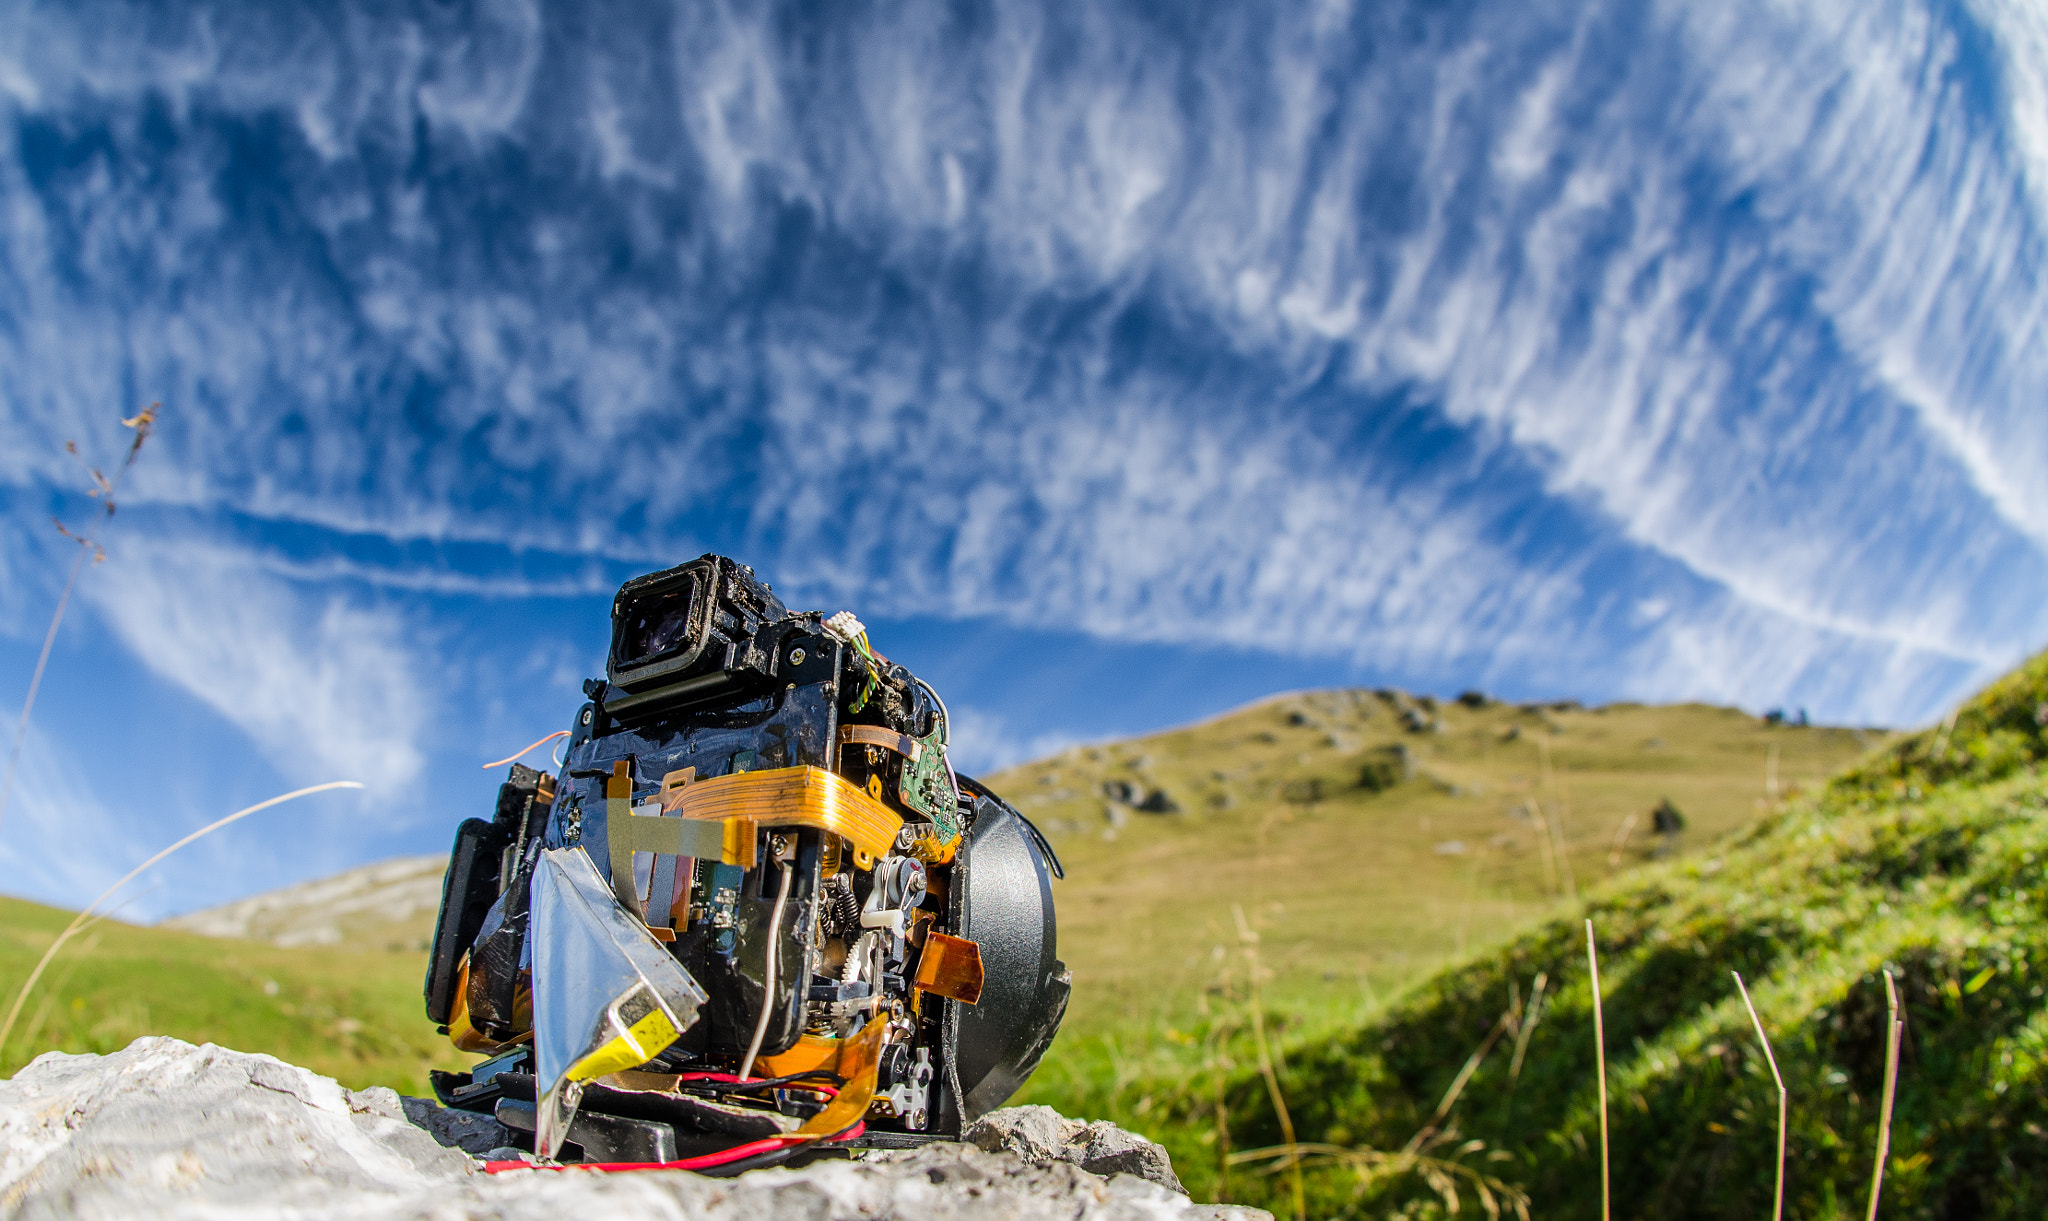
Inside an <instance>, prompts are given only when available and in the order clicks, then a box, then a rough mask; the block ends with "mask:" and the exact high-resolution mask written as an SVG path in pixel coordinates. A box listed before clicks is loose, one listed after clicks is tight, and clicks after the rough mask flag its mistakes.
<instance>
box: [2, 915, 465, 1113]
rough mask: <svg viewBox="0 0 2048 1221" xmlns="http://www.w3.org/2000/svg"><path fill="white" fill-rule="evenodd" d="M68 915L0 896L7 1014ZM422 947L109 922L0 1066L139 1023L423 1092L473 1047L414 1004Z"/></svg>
mask: <svg viewBox="0 0 2048 1221" xmlns="http://www.w3.org/2000/svg"><path fill="white" fill-rule="evenodd" d="M70 919H71V913H69V912H62V911H58V910H56V909H55V908H49V907H44V906H41V905H40V904H35V903H26V902H23V901H21V900H18V899H0V1014H4V1013H5V1006H7V1005H9V1004H11V1003H12V1002H13V999H14V992H15V989H16V988H18V987H19V986H20V982H21V980H23V979H25V978H26V977H27V975H28V973H29V971H30V970H31V969H32V968H33V967H34V966H35V962H36V959H38V958H39V957H41V956H42V953H43V951H44V950H45V949H47V948H48V947H49V944H50V942H51V941H52V940H53V939H55V938H56V936H57V934H58V933H59V932H60V931H61V930H62V929H63V927H64V925H65V924H66V923H68V922H69V921H70ZM423 973H424V955H422V954H420V953H418V952H415V951H412V950H409V949H408V950H406V951H403V952H392V951H390V950H387V949H384V948H382V947H381V946H380V947H376V948H370V949H360V950H352V949H346V948H331V947H323V948H320V949H312V950H308V949H284V948H281V947H279V946H275V945H270V944H266V943H263V942H257V941H230V940H223V939H219V938H214V937H204V936H200V935H198V934H196V933H188V932H179V931H175V930H170V929H160V928H137V927H135V926H134V925H128V924H120V923H117V922H114V921H107V922H104V923H101V924H99V925H96V926H94V927H93V929H92V930H91V931H90V932H88V933H85V934H82V935H80V936H79V937H76V938H74V939H73V940H72V942H71V944H70V945H68V946H66V947H65V948H64V951H63V953H62V954H61V955H60V956H59V957H58V958H57V960H56V962H55V963H54V964H53V965H52V966H51V968H50V969H49V972H48V973H47V974H46V975H45V976H44V977H43V980H42V982H41V983H40V984H38V985H37V988H36V991H35V993H34V994H32V995H31V997H30V1000H29V1003H28V1006H27V1008H26V1009H24V1010H23V1012H22V1017H21V1020H20V1025H19V1027H18V1028H17V1029H16V1030H15V1032H14V1034H13V1036H12V1037H11V1038H10V1039H9V1040H8V1044H7V1046H6V1047H5V1048H0V1076H6V1075H10V1074H12V1073H13V1072H14V1071H15V1070H16V1069H18V1068H20V1067H21V1066H22V1065H23V1064H25V1063H27V1062H28V1061H29V1060H31V1059H33V1058H35V1056H36V1055H38V1054H40V1053H42V1052H45V1051H51V1050H58V1051H70V1052H81V1051H91V1052H110V1051H117V1050H119V1049H120V1048H123V1047H126V1046H127V1045H128V1044H129V1043H130V1042H131V1041H133V1040H134V1039H136V1038H137V1037H139V1036H141V1035H145V1034H167V1035H175V1036H177V1037H178V1038H181V1039H186V1040H188V1041H190V1042H194V1043H204V1042H209V1041H210V1042H214V1043H220V1044H223V1045H226V1046H229V1047H234V1048H237V1049H239V1050H243V1051H263V1052H269V1053H271V1054H272V1055H275V1056H278V1057H280V1058H283V1059H286V1060H289V1061H291V1062H293V1063H295V1064H303V1065H305V1066H306V1067H308V1068H311V1069H313V1070H315V1071H316V1072H321V1073H325V1074H327V1075H328V1076H331V1077H334V1078H335V1079H337V1080H339V1081H341V1082H342V1083H343V1084H344V1085H349V1086H353V1087H357V1088H360V1087H362V1086H367V1085H389V1086H392V1087H394V1088H396V1089H398V1090H400V1091H402V1092H405V1093H411V1094H422V1093H425V1092H427V1070H428V1069H429V1068H430V1067H431V1068H455V1067H467V1065H468V1062H469V1061H470V1059H471V1057H468V1056H464V1055H462V1054H461V1053H459V1052H457V1051H456V1050H455V1049H454V1048H453V1047H451V1046H449V1044H448V1041H447V1040H446V1039H443V1038H441V1037H440V1036H438V1035H436V1034H435V1033H434V1028H433V1027H432V1026H430V1025H428V1024H427V1021H426V1019H425V1018H424V1017H423V1016H422V1015H421V1011H420V977H421V975H422V974H423Z"/></svg>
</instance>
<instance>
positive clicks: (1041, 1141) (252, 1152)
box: [0, 1038, 1270, 1221]
mask: <svg viewBox="0 0 2048 1221" xmlns="http://www.w3.org/2000/svg"><path fill="white" fill-rule="evenodd" d="M1020 1112H1029V1113H1030V1114H1029V1115H1028V1116H1026V1117H1025V1119H1024V1121H1023V1122H1022V1123H1018V1122H1014V1121H1013V1118H1012V1117H1014V1116H1016V1115H1018V1113H1020ZM408 1119H411V1120H412V1121H413V1122H408ZM416 1123H417V1124H419V1125H421V1126H415V1124H416ZM495 1127H496V1125H495V1124H493V1123H491V1122H490V1121H489V1120H488V1119H485V1118H484V1117H482V1116H475V1117H471V1116H463V1115H459V1114H456V1113H453V1112H448V1111H446V1110H444V1109H442V1108H440V1107H438V1106H436V1105H434V1104H433V1103H430V1102H426V1101H424V1100H421V1099H411V1098H408V1099H401V1098H400V1097H399V1096H398V1095H397V1094H394V1093H392V1092H391V1091H390V1090H386V1089H370V1090H361V1091H352V1090H346V1089H343V1088H342V1087H341V1086H339V1085H337V1084H336V1083H335V1082H333V1081H332V1080H330V1079H328V1078H326V1077H321V1076H317V1075H315V1074H314V1073H311V1072H308V1071H307V1070H305V1069H303V1068H298V1067H295V1066H293V1065H290V1064H286V1063H284V1062H283V1061H280V1060H276V1059H273V1058H272V1057H270V1056H262V1055H249V1054H246V1053H243V1052H237V1051H229V1050H227V1049H225V1048H220V1047H215V1046H213V1045H211V1044H208V1045H205V1046H202V1047H194V1046H192V1045H191V1044H189V1043H183V1042H180V1041H178V1040H176V1039H167V1038H145V1039H138V1040H136V1041H135V1042H134V1043H133V1044H131V1045H130V1046H129V1047H128V1048H127V1049H126V1050H125V1051H121V1052H117V1053H115V1054H113V1055H108V1056H72V1055H64V1054H62V1053H57V1052H52V1053H50V1054H47V1055H44V1056H41V1057H38V1058H37V1059H36V1060H35V1062H34V1063H32V1064H30V1065H29V1066H28V1067H27V1068H24V1069H22V1070H21V1072H19V1073H18V1074H16V1075H15V1077H14V1078H13V1079H12V1080H8V1081H0V1215H4V1216H6V1217H8V1218H10V1219H11V1221H29V1219H31V1218H35V1219H41V1218H56V1217H67V1218H68V1217H80V1218H89V1219H90V1218H108V1219H110V1221H111V1219H112V1218H121V1219H122V1221H127V1219H128V1218H134V1217H169V1218H187V1217H189V1218H215V1217H223V1216H288V1217H293V1218H301V1219H306V1221H320V1219H325V1218H335V1219H336V1221H339V1219H341V1218H351V1219H352V1218H358V1217H392V1218H418V1219H421V1221H425V1219H426V1218H430V1217H432V1218H439V1217H463V1218H466V1219H468V1221H496V1219H503V1221H525V1219H526V1218H532V1219H533V1221H542V1219H543V1218H546V1219H550V1221H551V1219H553V1218H558V1217H563V1216H603V1217H614V1218H620V1219H621V1221H632V1219H633V1218H639V1217H649V1218H653V1217H660V1218H672V1217H690V1218H702V1219H703V1221H768V1219H769V1218H779V1217H790V1216H802V1217H810V1218H815V1219H816V1221H888V1219H891V1218H901V1219H902V1221H911V1219H913V1218H914V1219H916V1221H955V1219H957V1221H971V1219H974V1218H989V1219H991V1221H992V1219H994V1218H1019V1219H1026V1221H1029V1219H1036V1218H1044V1219H1046V1221H1051V1219H1052V1218H1061V1219H1063V1221H1202V1219H1206V1221H1225V1219H1226V1218H1228V1219H1234V1221H1252V1219H1253V1218H1267V1221H1270V1214H1267V1213H1263V1212H1259V1211H1258V1210H1256V1209H1245V1208H1231V1207H1227V1206H1221V1205H1198V1204H1193V1203H1190V1202H1189V1201H1188V1199H1187V1198H1186V1197H1185V1196H1184V1195H1180V1194H1176V1193H1175V1192H1174V1191H1172V1190H1169V1189H1168V1187H1166V1186H1162V1185H1161V1184H1162V1183H1167V1184H1173V1185H1174V1186H1176V1187H1177V1186H1178V1183H1177V1181H1176V1180H1175V1179H1174V1178H1173V1170H1172V1167H1171V1165H1170V1164H1169V1163H1168V1162H1167V1160H1166V1155H1165V1151H1164V1150H1162V1149H1160V1148H1159V1147H1158V1146H1157V1145H1154V1144H1152V1143H1151V1142H1150V1141H1146V1140H1144V1139H1143V1138H1142V1137H1138V1136H1134V1135H1132V1134H1131V1133H1129V1132H1124V1131H1122V1130H1121V1129H1119V1128H1116V1127H1115V1126H1114V1125H1111V1124H1106V1123H1095V1124H1081V1123H1077V1122H1075V1121H1073V1120H1068V1119H1064V1118H1062V1117H1061V1116H1059V1115H1058V1114H1057V1113H1056V1112H1054V1111H1052V1110H1050V1109H1049V1108H1045V1107H1019V1108H1013V1109H1012V1110H1011V1111H998V1112H996V1113H995V1114H994V1115H991V1116H989V1117H988V1118H987V1119H985V1120H984V1121H983V1122H982V1123H981V1124H979V1125H977V1126H976V1132H977V1134H978V1135H979V1136H980V1138H981V1140H982V1141H984V1142H986V1147H984V1148H976V1147H974V1146H971V1145H966V1144H953V1143H943V1144H934V1145H927V1146H925V1147H924V1148H922V1149H917V1150H914V1151H908V1152H900V1153H877V1154H872V1155H870V1156H869V1158H868V1159H867V1160H864V1161H858V1162H853V1161H837V1160H834V1161H821V1162H818V1163H814V1164H812V1165H810V1166H806V1167H803V1168H801V1169H798V1170H761V1171H755V1172H753V1173H750V1174H745V1175H741V1176H739V1177H738V1178H734V1179H711V1178H705V1177H703V1176H701V1175H695V1174H688V1173H684V1172H681V1171H666V1172H653V1173H633V1174H612V1175H606V1174H596V1173H591V1172H573V1171H572V1172H565V1173H552V1172H541V1171H515V1172H512V1173H510V1174H502V1175H486V1174H483V1173H481V1171H480V1166H479V1164H478V1162H477V1161H475V1160H473V1159H472V1158H471V1157H469V1156H468V1155H466V1154H464V1153H462V1152H460V1151H459V1149H458V1148H457V1147H449V1146H458V1147H468V1146H471V1145H474V1144H477V1143H483V1142H488V1141H489V1140H492V1139H495V1133H494V1131H493V1129H495ZM1026 1128H1028V1129H1029V1131H1030V1132H1031V1133H1033V1137H1032V1140H1031V1141H1029V1142H1022V1143H1019V1144H1018V1145H1017V1146H1016V1147H1012V1146H1011V1145H1008V1144H1006V1143H1005V1140H1004V1138H1003V1137H1002V1136H1000V1135H997V1134H998V1133H1001V1132H1007V1131H1022V1130H1024V1129H1026ZM991 1150H996V1151H991Z"/></svg>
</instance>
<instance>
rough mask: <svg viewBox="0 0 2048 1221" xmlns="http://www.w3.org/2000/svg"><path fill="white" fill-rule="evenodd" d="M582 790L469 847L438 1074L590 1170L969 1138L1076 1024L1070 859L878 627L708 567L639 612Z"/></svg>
mask: <svg viewBox="0 0 2048 1221" xmlns="http://www.w3.org/2000/svg"><path fill="white" fill-rule="evenodd" d="M584 691H585V693H586V694H587V695H588V697H589V702H588V703H586V704H584V705H583V707H582V708H580V709H578V710H577V712H576V716H575V719H574V722H573V723H572V725H571V727H570V730H569V736H568V744H567V746H566V747H565V748H564V749H563V751H562V754H561V759H562V762H561V765H560V773H559V775H548V774H545V773H543V772H540V771H536V770H534V769H532V768H528V767H523V766H520V765H518V764H514V765H513V766H512V770H511V775H510V776H509V778H508V779H507V781H506V783H505V784H504V786H503V788H501V789H500V790H499V795H498V805H497V810H496V812H495V815H494V817H492V818H491V819H490V820H488V821H486V820H483V819H470V820H467V821H465V822H464V823H463V824H462V825H461V826H460V827H459V828H458V830H457V832H456V837H455V847H454V851H453V853H452V854H451V856H450V860H449V866H448V873H447V877H446V880H445V882H444V889H443V894H442V900H441V915H440V921H439V924H438V926H437V928H436V931H435V936H434V943H433V950H432V956H431V959H430V962H429V966H428V973H427V980H426V999H427V1015H428V1017H430V1018H431V1019H432V1020H433V1021H434V1022H436V1023H437V1024H439V1025H440V1026H441V1028H442V1029H443V1031H444V1032H445V1033H447V1034H448V1035H449V1037H450V1038H452V1039H453V1040H454V1042H455V1044H456V1046H457V1047H460V1048H462V1049H463V1050H465V1051H471V1052H478V1053H484V1054H486V1055H487V1056H488V1057H489V1058H488V1059H487V1060H485V1061H484V1062H483V1063H481V1064H479V1065H477V1066H476V1068H475V1069H474V1070H473V1071H471V1072H470V1073H467V1074H447V1073H437V1074H435V1078H434V1080H435V1088H436V1090H437V1092H438V1093H440V1095H441V1097H442V1100H443V1101H444V1102H446V1103H447V1104H448V1105H450V1106H455V1107H461V1108H465V1109H469V1110H477V1111H485V1112H490V1113H493V1114H495V1115H496V1116H497V1117H498V1119H499V1121H500V1122H501V1123H503V1124H504V1125H505V1126H506V1127H508V1128H510V1129H512V1130H513V1131H515V1132H517V1133H522V1134H524V1135H525V1136H526V1137H527V1138H528V1140H529V1143H530V1145H531V1147H532V1148H533V1149H534V1151H536V1152H537V1153H539V1154H541V1155H543V1156H546V1157H553V1158H557V1159H558V1160H562V1161H581V1162H584V1163H604V1164H615V1165H616V1164H632V1165H641V1164H672V1165H675V1166H678V1167H683V1168H689V1169H695V1170H700V1171H704V1172H708V1173H735V1172H737V1171H739V1170H743V1169H749V1168H752V1167H755V1166H760V1165H773V1164H781V1163H785V1162H789V1161H792V1160H797V1159H803V1158H809V1157H816V1156H823V1155H826V1154H828V1153H829V1152H831V1151H833V1150H841V1149H846V1148H849V1147H856V1148H857V1147H892V1148H893V1147H904V1146H907V1145H911V1144H916V1143H919V1142H921V1141H924V1140H932V1139H941V1138H945V1137H953V1136H957V1135H958V1133H959V1132H960V1130H961V1128H962V1126H963V1125H964V1124H965V1123H967V1122H970V1121H972V1120H973V1119H975V1118H976V1117H978V1116H980V1115H982V1114H984V1113H986V1112H988V1111H990V1110H993V1109H994V1108H996V1107H997V1106H1000V1105H1001V1104H1002V1102H1003V1101H1004V1100H1005V1099H1006V1098H1008V1097H1009V1096H1010V1095H1011V1094H1012V1093H1014V1092H1015V1091H1016V1089H1017V1088H1018V1087H1019V1086H1020V1085H1022V1084H1023V1083H1024V1080H1025V1078H1027V1077H1029V1076H1030V1074H1031V1071H1032V1070H1033V1069H1034V1068H1035V1067H1036V1066H1037V1064H1038V1060H1039V1057H1040V1056H1041V1055H1043V1054H1044V1052H1045V1049H1046V1047H1047V1045H1048V1044H1050V1043H1051V1041H1052V1038H1053V1035H1054V1033H1055V1032H1056V1031H1057V1030H1058V1028H1059V1022H1060V1018H1061V1016H1062V1015H1063V1014H1064V1013H1065V1011H1066V1004H1067V995H1068V991H1069V985H1070V976H1069V974H1068V972H1067V969H1066V967H1065V966H1064V965H1063V964H1062V963H1060V962H1059V961H1058V959H1057V957H1056V956H1055V949H1056V947H1055V932H1054V919H1053V903H1052V887H1051V880H1052V878H1053V877H1056V876H1060V867H1059V862H1058V860H1057V858H1056V857H1054V855H1053V853H1052V850H1051V847H1050V845H1048V844H1047V843H1046V841H1045V838H1044V837H1043V836H1042V835H1040V834H1039V832H1038V830H1037V828H1035V827H1033V826H1032V825H1031V823H1030V822H1029V821H1027V820H1026V819H1025V818H1024V816H1023V815H1021V814H1019V813H1018V812H1017V811H1016V810H1015V809H1013V808H1012V807H1011V806H1010V805H1008V804H1007V803H1006V802H1004V801H1003V800H1002V798H1000V797H998V796H996V794H994V793H993V792H991V791H989V790H988V789H987V788H986V787H984V786H982V785H981V784H979V783H977V782H976V781H974V780H973V779H972V778H971V777H967V776H963V775H960V774H958V773H957V772H956V771H955V770H954V768H953V766H952V763H951V760H950V758H949V756H948V742H949V734H950V731H951V725H950V718H949V716H948V714H947V712H946V705H945V702H944V701H943V700H942V699H940V698H939V695H938V693H937V692H936V691H934V690H932V688H931V687H930V686H929V685H927V684H926V683H925V682H924V681H923V680H921V679H919V678H917V677H916V676H914V675H912V674H911V673H910V672H909V671H908V670H906V669H905V668H904V667H902V666H900V665H896V664H894V663H892V662H890V661H889V660H888V659H887V658H886V657H883V656H882V655H880V654H878V653H876V652H875V651H874V649H873V647H872V646H871V645H870V644H869V642H868V638H867V633H866V630H865V629H864V628H863V627H862V626H861V624H860V621H859V620H857V619H856V618H854V616H853V615H852V614H851V613H849V612H841V613H839V614H836V615H833V616H831V617H829V618H827V617H825V616H823V615H821V614H818V613H815V612H812V613H805V614H792V613H791V612H790V611H789V610H788V609H787V608H785V607H784V606H783V605H782V602H781V600H780V599H778V598H777V597H776V596H775V594H774V592H773V591H772V590H770V589H769V587H768V586H767V585H766V584H764V583H762V582H761V581H760V580H758V579H757V578H756V577H755V576H754V573H753V570H752V569H750V568H747V567H746V566H745V565H742V564H737V563H735V562H733V561H732V560H729V559H726V558H724V557H722V556H716V555H707V556H704V557H702V558H700V559H697V560H693V561H691V562H690V563H687V564H683V565H681V566H679V567H676V568H671V569H668V570H667V571H664V572H657V573H652V574H649V575H647V576H643V577H636V578H634V579H633V580H631V581H628V582H626V584H625V585H624V586H623V587H621V588H620V590H619V593H618V597H617V598H616V599H615V600H614V602H613V604H612V640H611V649H610V652H609V654H608V656H607V659H606V665H605V677H604V678H603V679H592V680H590V681H588V682H586V683H585V684H584Z"/></svg>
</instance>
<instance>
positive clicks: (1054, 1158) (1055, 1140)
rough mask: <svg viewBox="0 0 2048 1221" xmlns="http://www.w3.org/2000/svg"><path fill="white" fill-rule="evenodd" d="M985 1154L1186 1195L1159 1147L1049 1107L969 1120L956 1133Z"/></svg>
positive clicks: (1012, 1109)
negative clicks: (1128, 1179) (1143, 1182)
mask: <svg viewBox="0 0 2048 1221" xmlns="http://www.w3.org/2000/svg"><path fill="white" fill-rule="evenodd" d="M960 1136H961V1139H962V1140H965V1141H966V1142H967V1143H968V1144H971V1145H973V1146H975V1147H976V1148H978V1149H982V1150H984V1151H986V1152H989V1153H1014V1154H1016V1155H1017V1156H1018V1157H1021V1158H1023V1159H1024V1160H1025V1161H1027V1162H1032V1163H1035V1164H1044V1163H1050V1162H1066V1163H1067V1164H1069V1165H1073V1166H1079V1167H1080V1168H1081V1169H1083V1170H1086V1171H1088V1172H1089V1173H1090V1174H1099V1175H1102V1176H1104V1177H1105V1178H1106V1177H1109V1176H1112V1175H1118V1174H1134V1175H1137V1176H1138V1177H1139V1178H1141V1179H1147V1180H1149V1181H1151V1182H1154V1183H1157V1184H1159V1185H1160V1186H1161V1187H1165V1188H1167V1189H1169V1190H1172V1191H1177V1192H1180V1193H1181V1194H1182V1195H1186V1194H1187V1191H1186V1189H1185V1188H1183V1187H1182V1186H1181V1185H1180V1176H1178V1175H1176V1174H1174V1172H1173V1161H1172V1159H1171V1158H1169V1157H1167V1156H1166V1150H1165V1148H1164V1147H1162V1146H1160V1145H1157V1144H1154V1143H1153V1142H1151V1141H1149V1140H1146V1139H1145V1138H1144V1137H1142V1136H1139V1135H1138V1134H1137V1133H1135V1132H1126V1131H1125V1130H1124V1129H1122V1128H1119V1127H1117V1126H1116V1125H1115V1124H1113V1123H1110V1122H1108V1121H1106V1120H1100V1119H1098V1120H1096V1121H1095V1122H1094V1123H1083V1122H1081V1121H1080V1120H1078V1119H1068V1118H1067V1117H1066V1116H1064V1115H1062V1114H1060V1113H1059V1112H1058V1111H1055V1110H1053V1109H1052V1108H1051V1107H1005V1108H1003V1109H1002V1110H1000V1111H995V1112H992V1113H990V1114H988V1115H985V1116H983V1117H982V1118H980V1119H978V1120H976V1121H974V1122H973V1123H971V1124H969V1125H968V1126H967V1130H966V1131H965V1132H962V1133H961V1134H960Z"/></svg>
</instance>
